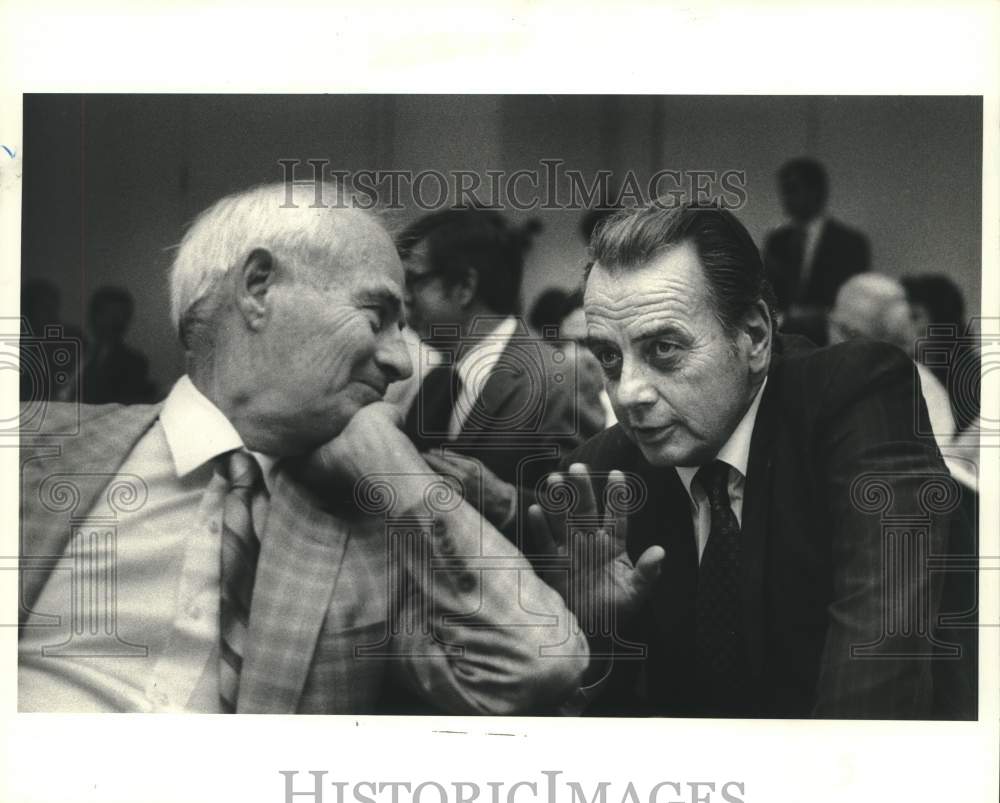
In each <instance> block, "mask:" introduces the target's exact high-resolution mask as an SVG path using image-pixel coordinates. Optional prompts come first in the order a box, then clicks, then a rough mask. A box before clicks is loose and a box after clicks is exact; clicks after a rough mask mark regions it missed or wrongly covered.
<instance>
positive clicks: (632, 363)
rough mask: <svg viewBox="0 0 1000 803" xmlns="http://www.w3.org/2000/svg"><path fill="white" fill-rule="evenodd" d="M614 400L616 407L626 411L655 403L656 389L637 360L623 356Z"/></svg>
mask: <svg viewBox="0 0 1000 803" xmlns="http://www.w3.org/2000/svg"><path fill="white" fill-rule="evenodd" d="M614 399H615V402H616V404H617V406H619V407H621V408H623V409H626V410H630V409H634V408H636V407H643V406H647V405H651V404H653V403H655V402H656V388H655V387H654V386H653V384H652V383H651V382H650V381H649V377H648V376H647V375H646V371H645V370H644V366H643V365H642V364H641V363H640V362H639V361H638V360H635V359H632V358H630V357H629V356H625V358H624V360H623V362H622V372H621V375H620V376H619V377H618V384H617V386H615V387H614Z"/></svg>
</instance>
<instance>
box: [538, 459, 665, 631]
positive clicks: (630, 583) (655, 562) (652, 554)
mask: <svg viewBox="0 0 1000 803" xmlns="http://www.w3.org/2000/svg"><path fill="white" fill-rule="evenodd" d="M625 482H626V480H625V475H624V474H623V473H622V472H621V471H612V472H611V473H610V474H609V475H608V484H607V488H606V492H605V502H606V504H605V513H604V517H603V519H602V518H600V516H599V513H598V508H597V499H596V497H595V495H594V488H593V485H592V484H591V480H590V474H589V469H588V468H587V466H585V465H584V464H582V463H574V464H573V465H571V466H570V467H569V472H568V473H566V474H550V475H549V477H548V480H547V486H546V488H545V489H544V491H543V494H546V496H548V500H549V501H548V502H546V503H545V504H544V505H543V506H540V505H532V506H531V507H530V508H529V509H528V522H529V527H530V528H531V533H532V537H533V538H534V539H535V544H536V545H537V546H538V547H539V548H540V549H541V550H542V551H543V552H546V553H548V554H551V555H563V556H568V557H569V559H570V567H571V568H570V571H569V572H568V573H567V572H562V571H556V572H552V574H553V575H554V579H550V578H549V577H548V576H546V577H545V579H546V580H547V581H549V583H550V585H552V586H553V587H554V588H555V589H556V590H557V591H559V593H560V594H562V596H563V599H565V600H566V604H567V606H568V607H569V608H570V610H571V611H573V613H574V614H575V615H576V618H577V621H578V622H579V624H580V626H581V628H583V631H584V632H585V633H586V634H587V636H588V637H589V638H591V640H593V641H597V642H600V641H602V640H610V639H611V638H612V637H613V635H614V634H615V628H616V626H617V624H620V623H623V622H625V621H626V620H627V619H628V618H629V617H631V616H632V615H633V614H634V613H635V612H636V611H637V610H638V609H639V607H640V605H641V604H642V602H643V600H644V599H645V597H646V595H647V594H648V593H649V591H650V590H651V588H652V586H653V583H654V582H655V581H656V579H657V577H659V574H660V568H661V562H662V560H663V558H664V555H665V553H664V551H663V548H662V547H660V546H652V547H650V548H649V549H647V550H646V551H645V552H643V553H642V555H641V556H640V557H639V560H638V561H637V562H636V563H635V564H634V565H633V563H632V561H631V560H630V559H629V557H628V553H627V551H626V549H625V543H626V523H627V515H626V513H625V512H624V511H623V510H622V509H620V508H621V505H620V504H616V500H621V499H625V498H627V496H628V489H627V488H626V487H624V486H625ZM542 498H543V500H544V499H545V497H542ZM567 498H569V499H571V500H574V501H575V504H573V505H572V509H569V508H570V505H566V504H555V503H553V501H552V500H553V499H555V500H559V499H561V500H562V501H565V500H566V499H567ZM546 508H548V509H546ZM546 574H547V573H546ZM616 623H617V624H616Z"/></svg>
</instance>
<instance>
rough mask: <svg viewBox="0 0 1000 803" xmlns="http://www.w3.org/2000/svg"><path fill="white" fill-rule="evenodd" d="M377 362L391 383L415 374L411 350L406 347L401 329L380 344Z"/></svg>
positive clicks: (377, 351)
mask: <svg viewBox="0 0 1000 803" xmlns="http://www.w3.org/2000/svg"><path fill="white" fill-rule="evenodd" d="M375 360H376V361H377V362H378V364H379V367H381V369H382V371H383V372H384V373H385V374H386V379H387V380H388V381H389V382H396V381H398V380H400V379H406V378H407V377H409V376H410V375H411V374H412V373H413V362H412V360H410V350H409V349H408V348H407V347H406V341H405V340H404V339H403V332H402V330H401V329H393V334H391V335H390V336H389V337H387V338H386V339H385V340H383V341H382V342H381V343H380V344H379V346H378V348H377V349H376V351H375Z"/></svg>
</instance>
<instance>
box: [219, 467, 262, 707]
mask: <svg viewBox="0 0 1000 803" xmlns="http://www.w3.org/2000/svg"><path fill="white" fill-rule="evenodd" d="M216 465H217V468H218V470H219V473H220V474H221V475H222V476H223V477H224V478H225V479H226V481H227V482H228V483H229V490H228V491H227V492H226V498H225V502H224V504H223V512H222V553H221V554H222V562H221V576H220V583H219V593H220V596H219V703H220V704H221V706H222V710H223V711H224V712H226V713H233V712H235V711H236V698H237V696H238V695H239V690H240V671H241V670H242V669H243V655H244V652H245V648H246V641H247V632H248V628H249V624H250V600H251V598H252V595H253V582H254V576H255V575H256V573H257V557H258V556H259V555H260V540H259V539H258V537H257V534H256V533H255V532H254V527H253V511H252V502H253V498H254V494H255V493H257V492H258V491H260V490H261V488H262V485H263V483H262V480H263V477H262V475H261V471H260V466H259V465H257V461H256V460H255V459H254V458H253V456H252V455H250V454H249V453H247V452H245V451H243V450H242V449H238V450H235V451H232V452H229V453H228V454H225V455H222V456H220V457H219V458H218V459H217V464H216Z"/></svg>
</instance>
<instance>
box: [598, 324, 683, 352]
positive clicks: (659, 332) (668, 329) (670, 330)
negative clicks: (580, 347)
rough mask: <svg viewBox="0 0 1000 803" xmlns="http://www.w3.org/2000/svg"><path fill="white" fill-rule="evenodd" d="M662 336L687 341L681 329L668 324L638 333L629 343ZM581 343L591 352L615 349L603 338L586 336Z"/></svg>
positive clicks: (615, 346) (610, 342)
mask: <svg viewBox="0 0 1000 803" xmlns="http://www.w3.org/2000/svg"><path fill="white" fill-rule="evenodd" d="M664 336H667V337H674V338H677V339H679V340H684V341H687V340H688V335H687V333H686V332H685V331H684V330H683V329H681V328H679V327H677V326H675V325H674V324H671V323H668V324H665V325H662V326H657V327H654V328H651V329H647V330H646V331H640V332H639V334H638V335H636V336H635V337H633V338H631V341H630V342H632V343H636V342H638V341H640V340H651V339H652V338H654V337H664ZM582 342H583V344H584V345H585V346H586V347H587V348H588V349H590V350H591V351H593V350H594V349H595V348H596V347H598V346H611V347H613V348H617V345H616V344H615V343H614V342H613V341H611V340H607V339H606V338H603V337H591V336H589V335H588V336H587V337H585V338H584V339H583V341H582Z"/></svg>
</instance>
